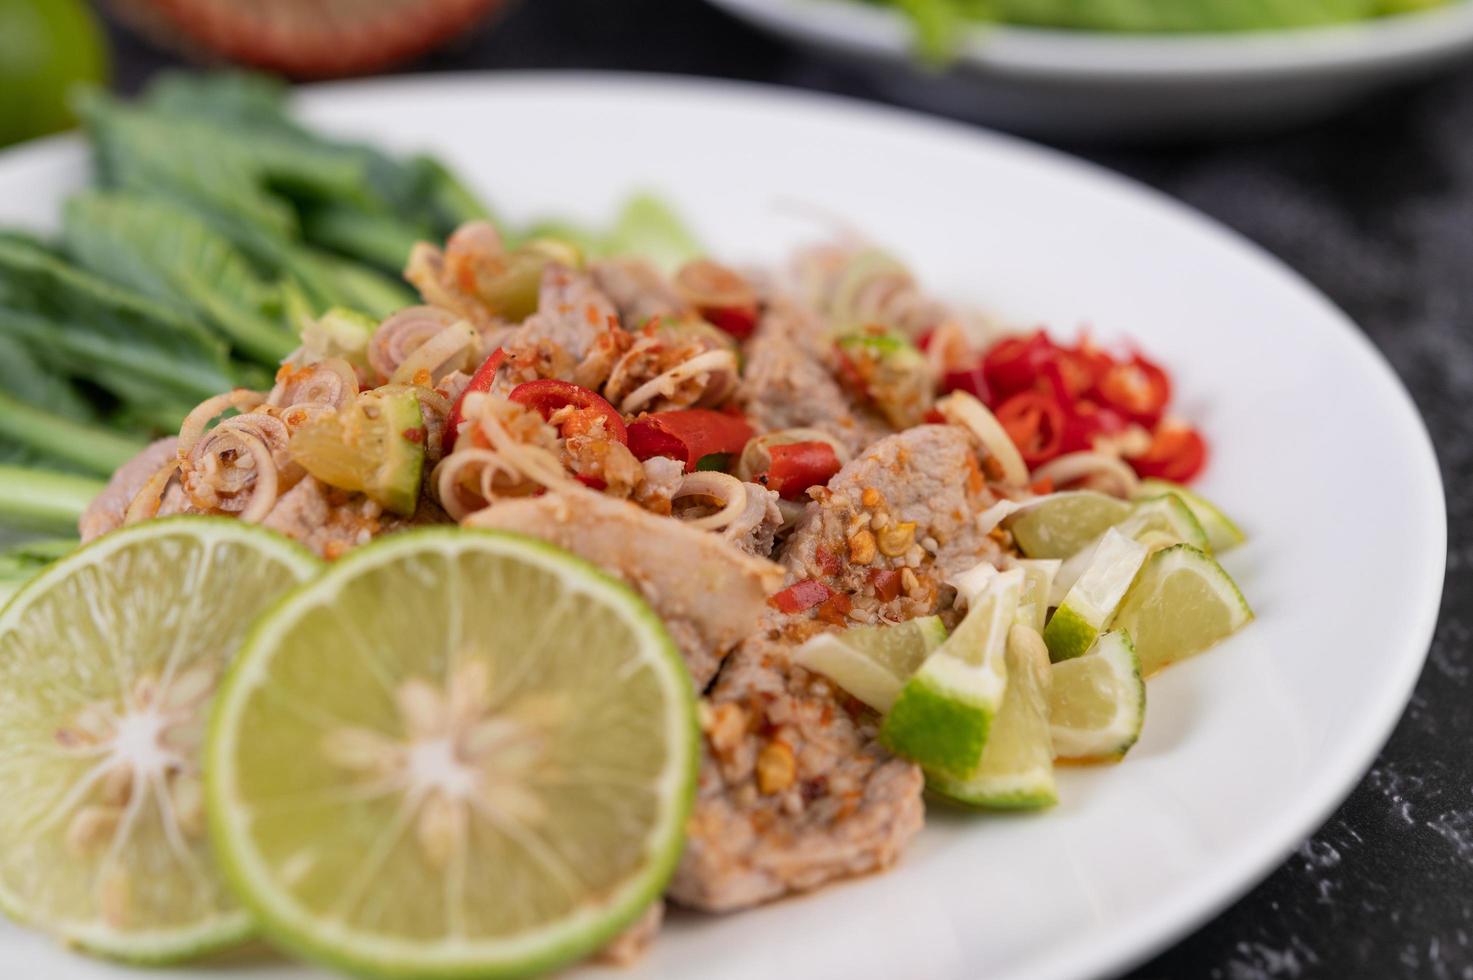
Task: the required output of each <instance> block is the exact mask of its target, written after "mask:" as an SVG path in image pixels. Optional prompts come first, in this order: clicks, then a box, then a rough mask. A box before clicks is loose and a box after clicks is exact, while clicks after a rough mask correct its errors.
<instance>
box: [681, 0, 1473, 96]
mask: <svg viewBox="0 0 1473 980" xmlns="http://www.w3.org/2000/svg"><path fill="white" fill-rule="evenodd" d="M707 2H708V3H709V4H711V5H712V6H714V7H717V8H719V9H721V10H722V11H723V12H725V13H727V14H729V15H731V16H734V17H737V18H739V19H741V20H744V21H746V22H748V23H753V24H758V25H760V26H762V27H764V28H766V29H767V30H770V31H774V32H777V33H780V34H784V35H787V36H790V37H791V36H797V37H801V38H803V39H804V40H806V41H809V42H812V43H816V44H820V45H827V46H831V47H834V46H837V47H841V48H847V49H850V50H854V51H862V52H864V53H867V54H871V55H878V56H884V57H889V58H896V59H904V60H906V61H909V60H910V59H911V52H912V45H911V41H910V30H909V27H908V26H907V25H906V24H905V22H904V18H903V17H902V16H901V15H900V14H898V13H897V12H896V11H894V10H893V9H889V8H880V7H871V6H866V5H864V4H860V3H857V2H854V0H707ZM1468 47H1473V2H1470V0H1454V2H1453V3H1451V4H1449V5H1448V6H1446V7H1438V8H1433V9H1430V10H1424V11H1416V12H1413V13H1405V14H1397V15H1395V16H1391V17H1386V18H1382V19H1379V20H1372V21H1363V22H1357V23H1352V24H1337V25H1329V26H1323V27H1299V28H1285V29H1282V30H1265V31H1244V32H1238V33H1223V34H1208V33H1200V34H1178V35H1166V34H1162V35H1151V34H1126V33H1114V34H1112V33H1108V32H1103V31H1067V30H1059V29H1048V28H1035V27H1014V26H997V27H978V28H974V29H973V30H972V31H971V32H970V33H969V34H968V36H967V37H966V38H965V39H964V40H963V42H962V45H961V49H960V52H959V61H960V63H961V64H962V65H964V66H966V67H968V68H974V69H981V70H984V71H988V72H991V73H994V74H998V75H1004V76H1014V77H1018V78H1034V79H1057V80H1071V81H1079V82H1083V81H1101V80H1108V81H1112V82H1117V83H1130V82H1142V83H1144V82H1152V81H1157V82H1159V81H1163V80H1166V79H1174V80H1178V81H1191V82H1204V83H1205V82H1222V81H1232V80H1247V79H1268V78H1277V77H1299V78H1303V77H1315V76H1333V75H1341V74H1350V73H1355V72H1360V71H1367V70H1372V69H1375V70H1381V71H1388V70H1396V69H1401V70H1407V69H1412V68H1421V67H1424V66H1425V65H1426V64H1428V63H1431V62H1432V61H1434V60H1435V59H1437V58H1449V57H1452V56H1453V55H1455V54H1456V53H1458V52H1459V51H1462V50H1464V49H1466V48H1468Z"/></svg>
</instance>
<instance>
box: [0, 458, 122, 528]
mask: <svg viewBox="0 0 1473 980" xmlns="http://www.w3.org/2000/svg"><path fill="white" fill-rule="evenodd" d="M106 486H107V484H105V483H103V482H102V481H101V480H94V479H92V478H91V477H86V476H76V475H74V474H71V473H56V472H52V471H49V470H32V469H26V468H24V467H20V466H0V525H5V526H6V527H18V528H24V529H27V530H34V531H49V532H53V533H65V532H68V531H70V532H72V533H75V532H76V529H77V520H78V519H79V518H80V517H81V516H82V512H83V511H84V510H86V509H87V505H88V504H90V503H92V499H93V498H94V497H96V496H97V495H98V494H99V493H101V492H102V490H103V488H104V487H106Z"/></svg>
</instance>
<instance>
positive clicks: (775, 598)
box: [767, 578, 834, 615]
mask: <svg viewBox="0 0 1473 980" xmlns="http://www.w3.org/2000/svg"><path fill="white" fill-rule="evenodd" d="M833 596H834V590H833V589H831V588H829V587H828V586H827V585H824V584H823V583H822V582H820V581H818V580H817V579H811V578H810V579H804V580H803V581H802V582H796V583H794V584H792V585H790V586H788V587H787V588H786V589H783V590H782V591H781V592H776V593H773V594H772V595H771V596H768V598H767V603H768V605H770V606H772V607H773V608H774V609H776V610H777V611H778V612H784V613H788V614H789V615H792V614H793V613H800V612H805V611H806V610H809V609H812V608H813V607H814V606H817V605H820V604H821V603H824V602H827V601H828V600H829V599H831V598H833Z"/></svg>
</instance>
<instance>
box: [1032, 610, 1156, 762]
mask: <svg viewBox="0 0 1473 980" xmlns="http://www.w3.org/2000/svg"><path fill="white" fill-rule="evenodd" d="M1145 720H1146V684H1145V681H1143V680H1142V679H1141V662H1140V658H1139V657H1137V656H1136V652H1135V647H1134V646H1133V645H1132V644H1131V642H1130V634H1128V633H1126V632H1125V631H1124V630H1112V631H1111V632H1109V633H1106V634H1104V635H1103V636H1101V637H1100V638H1099V640H1098V641H1097V642H1096V643H1095V645H1094V647H1092V648H1091V649H1090V651H1089V652H1088V653H1086V654H1085V655H1084V656H1082V657H1075V658H1074V659H1073V660H1065V661H1064V662H1063V663H1058V664H1054V667H1053V687H1052V688H1051V689H1050V690H1049V731H1050V732H1051V733H1052V734H1053V742H1054V753H1055V754H1056V755H1057V756H1058V757H1059V758H1060V759H1118V758H1120V757H1121V756H1123V755H1125V753H1126V752H1127V751H1128V750H1129V749H1130V747H1131V746H1132V745H1134V744H1135V742H1136V739H1138V738H1140V734H1141V725H1142V724H1144V723H1145Z"/></svg>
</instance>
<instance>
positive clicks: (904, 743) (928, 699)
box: [880, 569, 1023, 779]
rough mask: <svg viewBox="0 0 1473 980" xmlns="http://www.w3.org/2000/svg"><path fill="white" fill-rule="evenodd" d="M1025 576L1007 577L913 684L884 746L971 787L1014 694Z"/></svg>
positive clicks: (883, 732)
mask: <svg viewBox="0 0 1473 980" xmlns="http://www.w3.org/2000/svg"><path fill="white" fill-rule="evenodd" d="M1022 589H1023V573H1022V572H1021V571H1018V570H1017V569H1013V570H1011V571H1007V572H999V573H998V574H997V576H996V577H995V578H993V580H992V583H991V584H990V585H989V586H988V587H987V589H986V590H985V591H984V592H983V593H982V594H981V595H980V596H978V597H977V600H976V601H975V602H973V603H971V605H970V607H969V608H968V610H967V615H966V616H965V617H964V618H963V619H962V621H961V622H960V623H959V624H958V625H957V627H956V629H955V630H954V631H953V632H952V634H951V635H950V636H948V637H947V638H946V642H945V643H943V644H941V646H940V647H938V648H937V650H936V652H934V653H932V654H931V655H930V656H929V657H927V658H926V662H925V663H923V664H922V665H921V669H920V670H918V671H916V673H915V675H914V676H913V677H911V679H910V680H909V681H907V682H906V683H905V686H904V687H903V688H901V690H900V696H899V697H898V698H896V699H895V704H894V705H893V706H892V707H891V708H890V713H889V714H887V715H886V716H885V721H884V724H883V725H882V726H881V728H880V738H881V739H882V740H883V741H884V743H885V744H886V745H887V746H889V747H890V749H891V750H893V751H894V752H896V753H897V754H899V755H903V756H906V757H907V758H910V759H914V760H915V761H916V762H919V763H920V764H921V765H922V766H923V767H924V768H925V769H926V770H927V771H928V772H933V773H935V774H938V775H941V776H946V777H949V778H952V779H966V778H967V777H969V776H971V775H972V774H973V773H974V772H976V770H977V765H978V763H979V762H980V761H981V758H982V748H983V746H984V745H986V743H987V732H988V729H989V727H990V726H991V724H992V718H993V716H994V715H995V714H997V709H998V708H999V706H1000V705H1001V704H1002V697H1003V692H1004V690H1005V689H1006V688H1007V664H1006V662H1005V652H1006V649H1007V636H1008V629H1009V628H1010V627H1011V626H1012V624H1013V620H1014V618H1015V617H1016V616H1017V613H1018V596H1019V595H1020V594H1021V592H1022Z"/></svg>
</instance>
